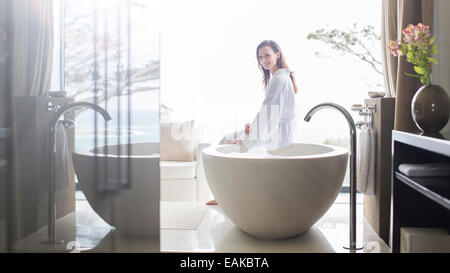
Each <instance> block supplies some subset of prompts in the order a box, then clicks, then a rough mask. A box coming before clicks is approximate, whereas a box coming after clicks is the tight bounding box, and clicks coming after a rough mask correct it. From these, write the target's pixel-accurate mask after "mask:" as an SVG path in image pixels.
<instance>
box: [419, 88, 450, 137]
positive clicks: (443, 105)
mask: <svg viewBox="0 0 450 273" xmlns="http://www.w3.org/2000/svg"><path fill="white" fill-rule="evenodd" d="M411 113H412V117H413V120H414V122H415V123H416V125H417V127H419V129H420V130H422V131H423V132H425V133H437V132H439V131H440V130H441V129H442V128H444V126H445V125H446V124H447V121H448V119H449V116H450V99H449V97H448V95H447V92H445V90H444V89H443V88H442V87H440V86H439V85H424V86H422V87H421V88H420V89H419V90H417V92H416V94H415V95H414V97H413V99H412V102H411Z"/></svg>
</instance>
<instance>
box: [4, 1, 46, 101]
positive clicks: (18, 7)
mask: <svg viewBox="0 0 450 273" xmlns="http://www.w3.org/2000/svg"><path fill="white" fill-rule="evenodd" d="M11 2H12V4H11V7H10V12H11V15H12V17H11V21H12V24H11V32H12V41H11V48H13V51H12V54H11V72H12V73H11V76H12V82H11V87H12V89H13V90H14V95H15V96H43V95H45V94H46V93H47V91H48V90H49V86H50V81H51V72H52V61H53V15H52V13H53V10H52V0H14V1H11Z"/></svg>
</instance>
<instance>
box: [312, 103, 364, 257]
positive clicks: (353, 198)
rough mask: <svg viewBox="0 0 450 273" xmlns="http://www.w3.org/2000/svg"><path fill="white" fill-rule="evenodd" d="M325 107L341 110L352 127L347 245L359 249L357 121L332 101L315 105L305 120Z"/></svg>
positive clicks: (349, 247) (352, 248)
mask: <svg viewBox="0 0 450 273" xmlns="http://www.w3.org/2000/svg"><path fill="white" fill-rule="evenodd" d="M324 108H334V109H336V110H338V111H339V112H341V113H342V114H343V115H344V116H345V118H346V119H347V122H348V125H349V127H350V147H351V154H350V244H349V246H348V247H347V246H346V247H345V248H346V249H350V250H359V249H362V247H359V246H357V245H356V127H355V122H354V121H353V118H352V116H351V115H350V113H349V112H348V111H347V110H345V109H344V107H342V106H340V105H338V104H336V103H332V102H326V103H321V104H318V105H316V106H314V107H313V108H312V109H311V110H309V112H308V113H307V114H306V116H305V121H308V122H309V120H310V119H311V117H312V115H314V113H316V112H317V111H319V110H320V109H324Z"/></svg>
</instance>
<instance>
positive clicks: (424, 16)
mask: <svg viewBox="0 0 450 273" xmlns="http://www.w3.org/2000/svg"><path fill="white" fill-rule="evenodd" d="M382 7H383V11H382V29H381V31H382V34H381V37H382V39H381V41H382V52H383V66H384V78H385V86H386V89H387V94H388V96H390V97H396V103H395V124H394V129H395V130H400V131H405V132H418V131H419V130H418V128H417V127H416V125H415V123H414V121H413V119H412V116H411V101H412V98H413V97H414V94H415V93H416V91H417V90H418V89H419V88H420V86H421V83H420V81H419V80H418V79H417V78H412V77H408V76H406V75H405V72H408V73H411V74H414V70H413V66H412V65H411V64H410V63H408V62H406V60H405V58H404V57H399V58H393V57H392V56H390V54H389V52H388V50H387V45H388V43H389V40H396V39H400V37H401V31H402V29H404V28H405V27H406V26H408V25H409V24H414V25H415V24H417V23H419V22H422V23H424V24H426V25H432V22H433V1H429V0H383V5H382ZM396 59H397V60H396Z"/></svg>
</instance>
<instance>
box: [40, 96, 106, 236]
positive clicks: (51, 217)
mask: <svg viewBox="0 0 450 273" xmlns="http://www.w3.org/2000/svg"><path fill="white" fill-rule="evenodd" d="M81 107H86V108H90V109H92V110H94V111H97V112H98V113H100V114H101V115H102V116H103V118H104V119H105V120H106V121H108V120H111V116H110V115H109V114H108V112H106V111H105V109H103V108H101V107H100V106H98V105H95V104H93V103H90V102H72V103H68V104H66V105H64V106H62V107H60V106H53V104H52V103H51V102H49V103H48V110H49V111H50V112H52V114H53V116H52V119H51V122H50V128H49V135H48V140H49V146H48V147H49V148H50V152H49V155H48V158H49V162H50V180H49V192H48V239H47V240H46V241H44V242H43V243H46V244H59V243H62V241H57V240H56V232H55V226H56V199H55V156H56V143H55V132H56V124H57V123H58V120H59V119H60V118H61V116H62V115H64V114H65V113H66V112H68V111H70V110H74V109H76V108H81ZM72 124H73V123H72V121H68V122H66V123H63V125H64V126H66V127H67V126H71V125H72Z"/></svg>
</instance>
